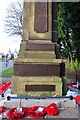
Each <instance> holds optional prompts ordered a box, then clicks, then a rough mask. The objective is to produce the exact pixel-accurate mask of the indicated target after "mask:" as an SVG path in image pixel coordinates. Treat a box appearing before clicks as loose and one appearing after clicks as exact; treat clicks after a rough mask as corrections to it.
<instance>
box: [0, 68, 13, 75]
mask: <svg viewBox="0 0 80 120" xmlns="http://www.w3.org/2000/svg"><path fill="white" fill-rule="evenodd" d="M12 76H13V67H11V68H8V69H6V70H3V71H2V72H1V73H0V77H12Z"/></svg>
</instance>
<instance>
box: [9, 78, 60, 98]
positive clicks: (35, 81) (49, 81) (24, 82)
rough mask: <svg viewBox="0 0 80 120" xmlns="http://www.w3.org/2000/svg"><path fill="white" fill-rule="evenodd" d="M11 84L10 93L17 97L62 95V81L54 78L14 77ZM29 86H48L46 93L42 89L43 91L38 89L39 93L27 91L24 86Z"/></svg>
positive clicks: (36, 90)
mask: <svg viewBox="0 0 80 120" xmlns="http://www.w3.org/2000/svg"><path fill="white" fill-rule="evenodd" d="M11 83H12V84H11V92H12V93H14V94H17V95H33V96H43V95H44V96H45V95H46V96H52V95H55V94H56V93H58V94H59V95H62V79H61V78H60V77H56V76H54V77H53V76H40V77H39V76H36V77H35V76H31V77H28V76H27V77H25V76H22V77H19V76H14V77H13V78H12V82H11ZM30 85H33V86H34V85H35V86H36V85H40V86H41V85H42V87H43V86H48V91H47V90H44V88H42V89H43V90H42V89H41V88H40V90H41V91H40V90H39V89H36V88H35V90H33V91H31V90H29V91H27V90H26V89H25V88H26V87H25V86H30ZM52 85H53V86H55V89H54V88H52ZM49 86H51V90H49ZM45 88H46V87H45Z"/></svg>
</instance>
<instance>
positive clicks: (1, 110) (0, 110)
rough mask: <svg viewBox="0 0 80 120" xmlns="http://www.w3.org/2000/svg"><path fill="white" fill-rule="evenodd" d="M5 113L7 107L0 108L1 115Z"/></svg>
mask: <svg viewBox="0 0 80 120" xmlns="http://www.w3.org/2000/svg"><path fill="white" fill-rule="evenodd" d="M4 111H5V107H4V106H1V107H0V114H1V113H3V112H4Z"/></svg>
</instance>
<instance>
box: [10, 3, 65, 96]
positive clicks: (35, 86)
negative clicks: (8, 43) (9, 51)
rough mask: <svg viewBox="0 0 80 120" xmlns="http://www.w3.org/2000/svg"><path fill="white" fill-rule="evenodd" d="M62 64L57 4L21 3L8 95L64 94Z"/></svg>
mask: <svg viewBox="0 0 80 120" xmlns="http://www.w3.org/2000/svg"><path fill="white" fill-rule="evenodd" d="M64 76H65V65H64V63H63V62H62V60H61V58H60V52H59V45H58V44H57V2H49V1H47V2H35V1H34V2H26V1H24V16H23V37H22V42H21V46H20V53H19V58H18V59H17V60H14V76H13V78H12V82H11V92H12V93H16V94H17V95H31V96H32V95H33V96H43V95H44V96H52V95H55V94H56V93H59V95H62V94H64V92H65V89H64V88H65V85H64V81H65V80H64V78H65V77H64Z"/></svg>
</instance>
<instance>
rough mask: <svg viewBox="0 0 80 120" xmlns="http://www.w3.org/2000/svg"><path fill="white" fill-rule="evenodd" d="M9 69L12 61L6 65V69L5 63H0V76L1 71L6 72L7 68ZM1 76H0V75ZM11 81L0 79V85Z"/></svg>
mask: <svg viewBox="0 0 80 120" xmlns="http://www.w3.org/2000/svg"><path fill="white" fill-rule="evenodd" d="M10 67H13V62H12V60H9V63H8V66H7V67H6V62H0V74H1V72H2V71H3V70H6V69H8V68H10ZM0 76H1V75H0ZM10 80H11V78H6V77H5V78H1V77H0V83H2V82H7V81H10Z"/></svg>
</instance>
